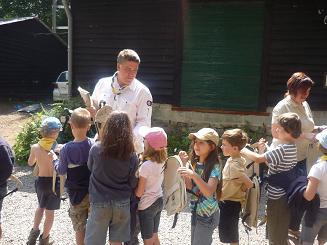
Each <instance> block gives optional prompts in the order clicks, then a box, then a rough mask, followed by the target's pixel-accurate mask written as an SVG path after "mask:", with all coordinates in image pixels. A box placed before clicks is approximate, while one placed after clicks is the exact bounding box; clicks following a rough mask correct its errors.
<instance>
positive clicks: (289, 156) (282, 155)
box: [265, 144, 297, 200]
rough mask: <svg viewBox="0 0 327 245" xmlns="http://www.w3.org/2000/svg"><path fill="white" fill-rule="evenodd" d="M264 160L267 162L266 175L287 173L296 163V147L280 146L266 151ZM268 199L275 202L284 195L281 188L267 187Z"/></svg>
mask: <svg viewBox="0 0 327 245" xmlns="http://www.w3.org/2000/svg"><path fill="white" fill-rule="evenodd" d="M265 158H266V159H267V162H268V168H269V169H268V175H269V176H270V175H273V174H277V173H280V172H284V171H289V170H291V169H292V168H293V167H295V165H296V163H297V158H296V145H294V144H282V145H279V146H277V147H276V148H275V149H273V150H270V151H267V152H266V153H265ZM267 190H268V198H270V199H273V200H276V199H279V198H280V197H282V196H284V195H285V194H286V192H285V190H284V189H283V188H278V187H274V186H271V185H268V189H267Z"/></svg>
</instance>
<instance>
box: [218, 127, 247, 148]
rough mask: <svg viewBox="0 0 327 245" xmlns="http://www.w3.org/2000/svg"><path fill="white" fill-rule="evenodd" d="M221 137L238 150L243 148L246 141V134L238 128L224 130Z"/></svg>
mask: <svg viewBox="0 0 327 245" xmlns="http://www.w3.org/2000/svg"><path fill="white" fill-rule="evenodd" d="M221 138H222V139H223V140H226V141H227V142H228V143H229V144H231V146H237V147H238V149H239V150H241V149H243V148H244V146H245V145H246V143H247V142H248V136H247V134H246V133H245V132H244V131H243V130H242V129H239V128H235V129H230V130H226V131H225V132H224V133H223V135H222V136H221Z"/></svg>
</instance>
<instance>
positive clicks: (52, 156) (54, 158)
mask: <svg viewBox="0 0 327 245" xmlns="http://www.w3.org/2000/svg"><path fill="white" fill-rule="evenodd" d="M48 156H49V157H50V159H51V161H55V160H57V159H58V157H57V155H56V153H54V151H53V150H51V151H49V153H48Z"/></svg>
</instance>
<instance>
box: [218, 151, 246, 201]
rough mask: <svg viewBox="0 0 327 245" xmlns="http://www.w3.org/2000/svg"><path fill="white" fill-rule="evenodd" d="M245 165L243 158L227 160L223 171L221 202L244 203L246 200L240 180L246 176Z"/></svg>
mask: <svg viewBox="0 0 327 245" xmlns="http://www.w3.org/2000/svg"><path fill="white" fill-rule="evenodd" d="M245 163H246V161H245V159H244V158H243V157H239V158H231V157H229V158H228V159H227V161H226V164H225V167H224V169H223V187H222V192H221V200H229V201H235V202H242V201H243V200H244V199H245V192H244V191H242V190H241V187H242V185H243V182H242V181H241V180H240V179H239V178H240V177H241V176H242V175H243V174H245Z"/></svg>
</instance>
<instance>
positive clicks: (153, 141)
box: [139, 126, 167, 151]
mask: <svg viewBox="0 0 327 245" xmlns="http://www.w3.org/2000/svg"><path fill="white" fill-rule="evenodd" d="M139 134H140V135H141V136H142V137H143V138H144V139H146V140H147V142H148V144H149V145H150V146H151V147H152V148H153V149H155V150H157V151H158V150H161V149H164V148H165V147H167V134H166V132H165V130H163V129H162V128H159V127H153V128H149V127H147V126H142V127H140V129H139Z"/></svg>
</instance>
